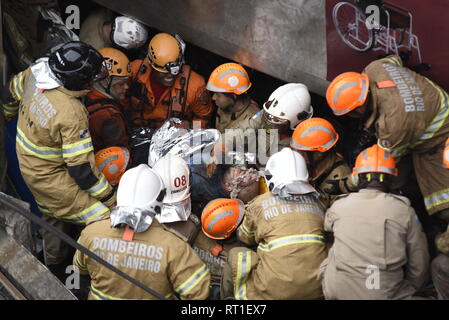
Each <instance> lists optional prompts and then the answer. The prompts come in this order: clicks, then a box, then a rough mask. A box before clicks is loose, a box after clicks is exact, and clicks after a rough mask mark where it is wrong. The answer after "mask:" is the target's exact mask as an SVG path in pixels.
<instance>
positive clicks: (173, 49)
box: [148, 33, 185, 75]
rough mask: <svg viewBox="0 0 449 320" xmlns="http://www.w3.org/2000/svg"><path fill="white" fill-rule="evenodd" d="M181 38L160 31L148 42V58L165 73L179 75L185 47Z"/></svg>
mask: <svg viewBox="0 0 449 320" xmlns="http://www.w3.org/2000/svg"><path fill="white" fill-rule="evenodd" d="M184 46H185V44H184V43H183V42H182V40H181V38H179V37H176V38H175V37H174V36H172V35H171V34H168V33H158V34H157V35H155V36H154V37H153V38H152V39H151V41H150V43H149V44H148V59H149V60H150V64H151V66H152V67H153V68H154V69H155V70H157V71H159V72H163V73H167V72H170V73H171V74H172V75H177V74H179V72H180V71H181V66H182V63H183V47H184Z"/></svg>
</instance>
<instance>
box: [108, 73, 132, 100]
mask: <svg viewBox="0 0 449 320" xmlns="http://www.w3.org/2000/svg"><path fill="white" fill-rule="evenodd" d="M112 81H113V82H112V85H111V95H112V96H113V97H114V98H115V99H117V100H122V99H124V98H125V94H126V91H128V89H129V85H128V78H123V79H116V80H112Z"/></svg>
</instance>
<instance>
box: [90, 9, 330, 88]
mask: <svg viewBox="0 0 449 320" xmlns="http://www.w3.org/2000/svg"><path fill="white" fill-rule="evenodd" d="M95 2H97V3H99V4H101V5H103V6H104V7H106V8H109V9H112V10H114V11H116V12H118V13H121V14H123V15H127V16H130V17H133V18H135V19H137V20H140V21H141V22H143V23H145V24H147V25H148V26H150V27H153V28H156V29H159V30H162V31H165V32H170V33H179V34H180V35H181V36H182V37H183V38H184V39H185V40H187V41H188V42H191V43H193V44H195V45H197V46H199V47H201V48H204V49H206V50H208V51H211V52H213V53H215V54H218V55H221V56H224V57H226V58H228V59H231V60H235V61H237V62H240V63H242V64H244V65H246V66H249V67H251V68H254V69H256V70H258V71H260V72H263V73H266V74H268V75H271V76H273V77H275V78H278V79H281V80H284V81H287V82H302V83H304V84H306V85H307V86H308V87H309V89H310V90H311V91H313V92H315V93H317V94H321V95H323V94H324V93H325V90H326V87H327V85H328V81H327V80H326V74H327V57H326V30H325V28H326V16H325V1H324V0H319V1H316V0H313V1H312V0H277V1H273V0H245V1H240V0H226V1H222V0H183V1H179V0H164V1H146V0H134V1H128V2H123V1H121V0H95ZM187 50H188V48H187Z"/></svg>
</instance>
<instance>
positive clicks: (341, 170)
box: [310, 150, 355, 211]
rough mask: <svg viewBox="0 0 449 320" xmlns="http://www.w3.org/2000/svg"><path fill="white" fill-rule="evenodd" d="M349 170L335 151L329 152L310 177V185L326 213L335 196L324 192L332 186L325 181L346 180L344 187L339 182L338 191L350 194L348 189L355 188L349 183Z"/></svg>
mask: <svg viewBox="0 0 449 320" xmlns="http://www.w3.org/2000/svg"><path fill="white" fill-rule="evenodd" d="M350 175H351V169H350V168H349V166H348V165H347V164H346V163H345V162H344V160H343V159H342V158H341V157H340V156H338V155H337V154H336V153H335V151H333V150H330V151H328V152H327V154H326V157H325V158H324V159H323V160H321V161H320V163H318V164H317V166H316V167H315V169H314V172H313V174H312V176H311V177H310V183H311V184H312V185H313V186H314V187H315V189H316V190H317V191H318V192H319V193H320V197H319V198H318V201H319V204H320V206H321V209H322V210H324V211H326V210H327V209H328V208H329V207H330V206H331V205H332V203H333V202H334V201H335V198H336V197H337V196H336V195H331V194H329V193H327V192H325V191H324V190H326V189H330V188H332V185H330V184H329V183H327V182H326V181H327V180H342V179H345V178H348V177H349V179H347V180H346V181H347V183H346V185H345V182H344V181H340V189H341V191H343V192H344V193H347V192H350V190H349V188H348V187H350V188H351V189H352V190H355V186H353V184H352V183H351V181H352V180H351V179H350Z"/></svg>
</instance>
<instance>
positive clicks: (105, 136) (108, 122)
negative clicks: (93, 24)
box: [85, 48, 131, 151]
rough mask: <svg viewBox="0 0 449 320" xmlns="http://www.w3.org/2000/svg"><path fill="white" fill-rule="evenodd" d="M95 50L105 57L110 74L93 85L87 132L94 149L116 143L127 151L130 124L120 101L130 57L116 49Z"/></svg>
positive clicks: (87, 103)
mask: <svg viewBox="0 0 449 320" xmlns="http://www.w3.org/2000/svg"><path fill="white" fill-rule="evenodd" d="M98 52H99V53H100V54H101V55H102V56H103V58H104V64H105V66H106V68H107V69H108V72H109V77H107V78H105V79H104V80H102V81H98V82H96V83H95V84H94V85H93V88H94V90H92V91H91V92H89V93H88V94H87V96H86V99H85V105H86V107H87V110H88V111H89V131H90V134H91V137H92V142H93V145H94V150H95V151H99V150H101V149H105V148H109V147H113V146H119V147H125V148H127V149H128V150H129V130H130V129H129V127H128V123H127V118H126V116H125V113H124V111H125V110H124V108H123V106H122V105H121V104H120V100H122V99H124V98H125V93H126V91H127V90H128V88H129V87H128V80H129V77H130V76H131V69H130V65H129V60H128V58H127V57H126V55H125V54H124V53H122V52H120V51H119V50H117V49H113V48H102V49H100V50H98Z"/></svg>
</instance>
